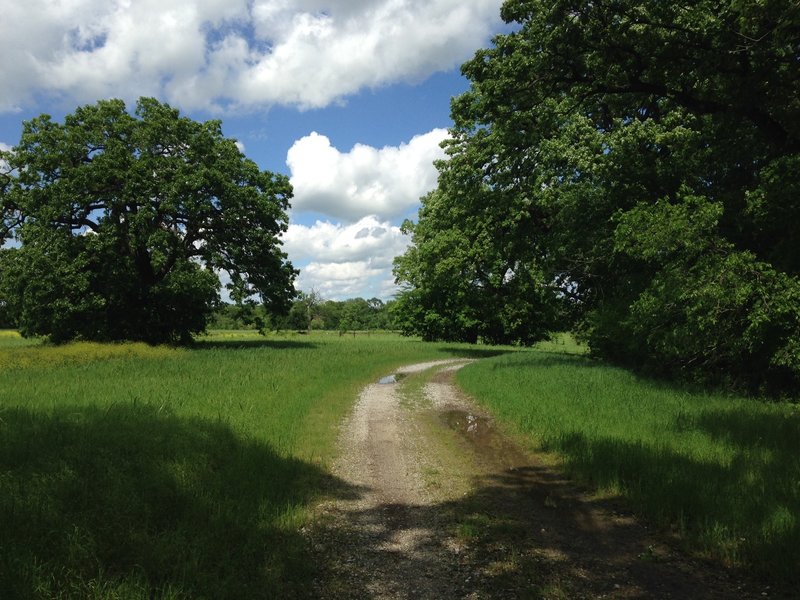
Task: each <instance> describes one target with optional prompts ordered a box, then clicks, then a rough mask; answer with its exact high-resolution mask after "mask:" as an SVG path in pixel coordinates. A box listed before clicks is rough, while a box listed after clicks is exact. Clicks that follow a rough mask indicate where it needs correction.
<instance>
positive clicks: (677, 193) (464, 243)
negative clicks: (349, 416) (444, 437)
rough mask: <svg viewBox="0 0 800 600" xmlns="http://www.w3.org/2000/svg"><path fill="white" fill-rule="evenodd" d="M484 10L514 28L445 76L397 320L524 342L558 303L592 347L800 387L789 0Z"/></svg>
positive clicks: (799, 190) (799, 106) (799, 209)
mask: <svg viewBox="0 0 800 600" xmlns="http://www.w3.org/2000/svg"><path fill="white" fill-rule="evenodd" d="M502 14H503V17H504V18H505V19H506V20H507V21H509V22H515V23H516V26H515V27H514V29H513V31H512V32H511V33H508V34H505V35H500V36H498V37H496V38H495V40H494V46H493V47H492V48H489V49H486V50H481V51H479V52H478V53H477V54H476V56H475V58H474V59H472V60H471V61H469V62H467V63H466V64H465V65H464V66H463V67H462V70H463V72H464V74H465V75H466V76H467V77H468V78H469V79H470V80H471V82H472V85H471V89H470V90H469V91H468V92H467V93H465V94H463V95H462V96H460V97H458V98H456V99H455V100H454V101H453V105H452V115H453V119H454V122H455V127H454V128H453V129H452V131H451V134H452V139H451V140H450V141H449V142H447V152H448V155H449V157H448V160H447V161H445V162H443V163H442V164H440V165H439V171H440V179H439V188H438V189H437V190H436V191H434V192H433V193H432V194H431V195H429V196H428V197H427V198H425V199H424V201H423V208H422V210H421V211H420V217H419V223H417V224H416V225H409V226H407V230H409V231H410V232H412V233H413V236H414V237H413V246H412V247H411V248H410V249H409V251H408V252H407V253H406V254H405V256H403V257H401V258H400V259H398V261H397V264H396V266H397V269H396V275H397V277H398V280H399V281H400V282H401V283H405V284H406V285H407V286H408V288H409V289H408V291H407V292H406V293H405V295H404V296H403V298H402V302H404V304H405V306H404V307H402V308H403V310H402V311H401V313H402V314H403V315H404V317H403V322H404V328H405V329H406V330H409V331H416V332H419V333H421V334H423V335H426V337H432V338H436V337H441V336H443V335H453V336H457V335H460V336H462V337H461V338H460V339H470V338H476V337H478V336H486V334H485V333H483V332H482V331H481V330H480V328H481V327H488V328H489V329H490V331H494V330H500V331H502V332H504V334H505V335H507V336H509V333H510V332H514V331H515V324H516V323H531V322H533V323H536V324H537V326H538V329H539V330H538V331H535V333H534V334H531V333H530V332H527V331H523V332H522V334H519V335H510V336H509V337H507V338H506V339H515V338H516V339H518V340H519V341H523V342H524V341H532V340H535V339H537V338H538V337H541V335H542V331H541V329H546V328H547V327H549V326H551V323H552V320H553V319H552V315H553V314H556V315H557V314H558V313H554V312H553V310H552V309H551V308H550V305H551V304H552V301H553V298H552V297H553V296H555V298H556V299H557V300H559V301H564V302H565V303H566V312H565V314H567V315H575V316H576V317H577V318H578V320H579V322H578V325H579V327H578V329H579V330H580V331H581V333H582V335H583V336H584V337H585V338H586V339H588V341H589V343H590V345H591V348H592V350H593V352H595V353H596V354H598V355H601V356H604V357H607V358H611V359H614V360H617V361H620V362H622V363H625V364H629V365H634V366H640V367H645V368H647V369H652V370H659V371H662V372H665V373H668V374H671V375H679V376H682V377H689V378H698V379H706V380H708V379H711V380H725V381H727V382H729V383H732V384H734V385H737V386H739V387H742V388H745V389H748V390H753V391H758V392H764V391H773V392H776V393H777V392H778V390H784V391H789V392H790V393H791V392H792V391H793V390H794V391H796V389H797V388H798V385H800V363H798V362H797V358H796V357H797V354H796V351H797V348H798V346H800V303H798V299H799V298H800V262H799V261H800V259H798V257H800V245H798V244H800V235H798V232H797V223H798V222H800V219H799V218H798V217H800V204H798V202H797V198H798V197H800V179H798V178H797V177H796V176H795V175H794V174H795V173H796V172H797V169H798V167H800V100H798V98H800V69H798V68H797V52H796V40H797V39H798V38H800V8H798V6H797V4H796V3H794V2H791V1H790V0H779V1H777V2H773V3H770V4H769V5H761V4H759V5H758V6H757V7H756V5H754V4H748V3H742V2H738V1H733V0H730V1H711V0H706V1H702V2H696V3H693V4H692V5H691V6H689V5H684V4H680V3H677V4H676V3H664V2H656V1H654V0H620V1H614V2H590V1H588V0H581V1H578V2H575V1H572V0H569V1H567V0H558V1H556V2H544V1H543V0H509V1H508V2H506V3H505V4H504V6H503V10H502ZM509 274H513V275H514V277H510V276H509ZM518 274H521V275H524V276H521V277H520V279H521V281H520V283H519V284H517V283H516V281H515V278H516V276H517V275H518ZM515 286H516V289H515ZM507 288H511V289H507ZM548 294H549V297H548ZM507 306H513V307H514V309H513V310H514V314H513V315H512V316H511V317H506V316H505V314H504V308H505V307H507ZM482 309H485V310H484V312H481V310H482ZM492 321H494V322H495V323H499V324H498V325H497V326H491V325H489V324H490V323H492ZM415 322H417V323H418V325H415V324H414V323H415ZM534 329H536V328H534ZM486 337H489V338H490V339H498V338H492V335H491V334H490V335H488V336H486ZM501 339H502V338H501Z"/></svg>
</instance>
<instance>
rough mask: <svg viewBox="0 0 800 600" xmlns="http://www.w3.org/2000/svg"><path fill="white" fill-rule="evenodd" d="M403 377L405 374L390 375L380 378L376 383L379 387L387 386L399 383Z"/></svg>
mask: <svg viewBox="0 0 800 600" xmlns="http://www.w3.org/2000/svg"><path fill="white" fill-rule="evenodd" d="M405 376H406V374H405V373H392V374H391V375H386V376H385V377H381V378H380V379H379V380H378V383H379V384H381V385H388V384H390V383H397V382H398V381H400V380H401V379H402V378H403V377H405Z"/></svg>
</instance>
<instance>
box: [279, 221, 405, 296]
mask: <svg viewBox="0 0 800 600" xmlns="http://www.w3.org/2000/svg"><path fill="white" fill-rule="evenodd" d="M283 242H284V250H285V251H286V252H287V253H288V254H289V258H290V259H291V260H292V262H293V263H294V264H295V266H300V277H299V278H298V281H297V287H298V288H299V289H302V290H305V291H310V290H311V289H315V290H317V291H318V292H320V293H321V294H322V296H323V297H325V298H328V299H331V300H335V299H342V298H351V297H353V296H361V297H366V298H370V297H378V298H383V299H386V298H389V297H390V296H391V295H392V294H393V293H395V291H396V289H395V286H394V278H393V276H392V273H391V270H392V261H393V259H394V257H395V256H397V255H399V254H402V253H403V252H404V251H405V249H406V248H407V247H408V243H409V239H408V238H407V237H406V236H404V235H403V234H402V233H401V232H400V228H399V227H396V226H394V225H392V224H391V223H390V222H388V221H381V220H379V219H378V218H377V217H375V216H367V217H364V218H362V219H360V220H359V221H358V222H356V223H353V224H351V225H342V224H339V223H330V222H328V221H317V222H316V223H314V224H313V225H310V226H306V225H295V224H290V225H289V230H288V231H287V232H286V233H285V234H284V236H283Z"/></svg>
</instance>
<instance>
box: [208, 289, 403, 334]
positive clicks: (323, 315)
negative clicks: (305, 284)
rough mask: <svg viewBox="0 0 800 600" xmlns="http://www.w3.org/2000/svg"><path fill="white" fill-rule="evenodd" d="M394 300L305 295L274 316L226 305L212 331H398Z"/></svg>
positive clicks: (244, 306)
mask: <svg viewBox="0 0 800 600" xmlns="http://www.w3.org/2000/svg"><path fill="white" fill-rule="evenodd" d="M393 305H394V300H390V301H389V302H383V300H380V299H379V298H370V299H369V300H365V299H364V298H352V299H349V300H341V301H337V300H323V299H322V298H320V297H319V295H318V294H316V293H310V294H306V293H303V292H301V293H300V295H299V297H298V299H296V300H295V301H294V302H293V303H292V307H291V309H290V310H289V314H288V315H285V316H276V315H270V314H268V313H267V312H266V310H265V309H264V307H263V306H262V305H256V304H241V305H236V304H227V303H223V304H222V305H221V306H220V307H219V308H218V309H217V310H216V311H215V312H214V314H213V316H212V319H211V321H210V323H209V328H210V329H258V330H261V331H270V330H277V331H280V330H286V329H289V330H295V331H307V330H309V329H314V330H332V331H363V330H376V329H384V330H385V329H394V328H395V323H394V318H393V315H392V306H393Z"/></svg>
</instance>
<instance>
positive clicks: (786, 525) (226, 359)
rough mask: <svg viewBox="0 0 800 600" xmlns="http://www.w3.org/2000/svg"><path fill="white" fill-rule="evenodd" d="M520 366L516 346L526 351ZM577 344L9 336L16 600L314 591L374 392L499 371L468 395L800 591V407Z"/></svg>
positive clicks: (7, 420)
mask: <svg viewBox="0 0 800 600" xmlns="http://www.w3.org/2000/svg"><path fill="white" fill-rule="evenodd" d="M509 350H510V349H509ZM582 353H583V351H582V349H581V348H580V347H578V346H577V345H575V344H574V343H573V342H572V341H571V340H570V338H568V337H565V336H562V337H558V338H556V339H555V340H553V341H552V342H548V343H546V344H542V345H540V346H539V347H537V348H535V349H532V350H524V351H517V352H508V353H505V354H502V355H499V356H492V355H497V354H498V350H497V349H488V348H475V347H468V346H461V345H455V344H426V343H422V342H418V341H414V340H410V339H407V338H402V337H400V336H395V335H390V334H373V335H362V334H359V335H358V336H356V337H353V336H350V335H348V336H344V337H339V336H338V335H337V334H336V333H332V334H326V333H324V332H321V333H319V334H313V335H296V334H295V335H291V334H290V335H284V336H272V337H267V338H263V337H261V336H258V335H257V334H255V333H250V332H215V333H213V334H212V335H210V336H207V337H204V338H202V339H201V340H199V341H198V343H197V345H196V346H195V347H192V348H188V349H179V348H168V347H150V346H146V345H143V344H95V343H75V344H69V345H65V346H57V347H56V346H47V345H41V344H39V343H38V342H37V341H35V340H23V339H21V338H19V336H18V335H16V334H15V333H13V332H5V331H0V532H1V533H2V535H0V598H3V599H4V600H5V599H6V598H9V599H14V598H97V599H100V598H103V599H107V598H112V599H113V598H124V599H129V598H131V599H133V598H136V599H138V598H142V599H144V598H200V597H205V598H269V597H291V596H292V595H305V594H307V593H308V589H307V588H306V587H304V586H306V585H307V584H308V582H309V575H310V572H311V571H310V569H312V568H313V565H309V563H308V559H307V556H306V554H305V553H304V548H305V541H304V539H303V538H302V534H301V531H300V529H301V527H302V526H303V525H304V524H306V523H307V522H308V518H309V508H310V507H311V506H313V505H314V504H315V503H316V502H317V501H318V500H320V499H321V498H324V497H333V496H339V495H349V494H353V493H356V491H355V490H351V489H348V487H347V486H346V485H345V484H344V483H343V482H340V481H337V480H335V479H334V478H333V477H332V476H331V475H330V474H329V471H328V466H329V465H330V462H331V460H332V459H333V457H334V453H335V440H336V436H337V433H338V424H339V422H340V420H341V418H342V417H343V416H344V415H345V414H346V413H347V411H348V410H349V409H350V408H351V406H352V403H353V401H354V400H355V398H356V395H357V393H358V390H359V389H360V388H361V387H362V386H363V385H364V384H366V383H368V382H370V381H374V380H376V379H377V378H378V377H379V376H381V375H385V374H387V373H390V372H392V370H393V369H394V368H395V367H397V366H399V365H402V364H408V363H412V362H415V361H420V360H429V359H436V358H447V357H450V356H466V357H477V358H486V360H483V361H480V362H478V363H475V364H473V365H470V366H468V367H466V368H464V369H463V370H462V371H460V372H459V375H458V377H459V381H460V383H461V384H462V385H463V386H464V388H465V389H466V390H467V391H469V392H470V393H471V394H473V395H474V396H475V397H476V398H478V399H479V401H480V402H482V403H484V404H485V405H486V406H487V407H488V408H489V409H490V410H491V411H492V412H493V413H495V414H496V415H497V416H498V418H499V419H501V420H502V421H504V422H506V423H508V424H509V427H511V428H512V429H516V431H517V432H518V433H520V434H521V435H522V436H524V437H526V438H527V439H528V440H529V441H530V442H531V444H533V445H535V446H537V447H540V448H543V449H545V450H547V451H549V452H552V453H554V455H557V456H558V457H560V458H559V460H561V461H563V464H564V465H565V466H566V467H567V468H568V469H569V470H571V471H572V472H573V473H574V474H576V476H578V477H579V478H581V479H583V480H585V481H588V482H590V483H592V484H593V485H595V486H597V487H598V489H599V490H600V491H601V493H604V494H619V495H621V496H624V497H625V498H626V499H627V501H628V502H629V503H630V505H631V506H632V507H633V508H634V509H635V510H636V511H638V512H639V513H640V514H643V515H645V517H646V518H647V519H649V520H650V521H651V522H653V523H655V524H658V525H659V526H661V527H663V528H666V529H669V528H672V529H674V530H676V531H677V532H679V533H680V534H681V535H682V538H683V539H684V540H685V541H686V543H687V545H688V546H689V547H690V548H691V549H693V550H694V551H695V552H699V553H700V554H703V555H706V556H709V557H713V558H715V559H721V560H723V561H724V562H726V563H728V564H731V565H735V566H742V567H744V568H747V569H753V570H754V571H755V572H757V573H760V574H762V575H764V576H766V577H771V578H774V579H775V580H776V581H777V580H781V581H787V582H796V581H797V578H798V575H797V574H798V572H800V569H798V562H799V559H800V521H799V520H798V519H799V516H800V411H798V409H797V407H796V406H793V405H790V404H765V403H760V402H756V401H753V400H745V399H741V398H732V397H726V396H722V395H713V394H703V393H691V392H688V391H685V390H681V389H678V388H674V387H670V386H668V385H665V384H658V383H653V382H649V381H646V380H641V379H639V378H637V377H635V376H634V375H632V374H630V373H628V372H626V371H622V370H619V369H614V368H611V367H607V366H603V365H601V364H599V363H596V362H594V361H591V360H589V359H588V358H586V357H584V356H583V355H582Z"/></svg>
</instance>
